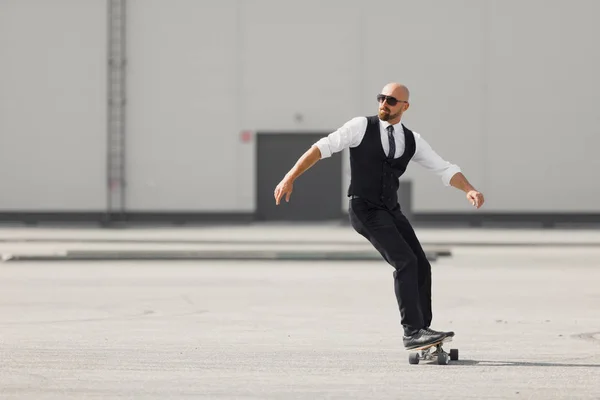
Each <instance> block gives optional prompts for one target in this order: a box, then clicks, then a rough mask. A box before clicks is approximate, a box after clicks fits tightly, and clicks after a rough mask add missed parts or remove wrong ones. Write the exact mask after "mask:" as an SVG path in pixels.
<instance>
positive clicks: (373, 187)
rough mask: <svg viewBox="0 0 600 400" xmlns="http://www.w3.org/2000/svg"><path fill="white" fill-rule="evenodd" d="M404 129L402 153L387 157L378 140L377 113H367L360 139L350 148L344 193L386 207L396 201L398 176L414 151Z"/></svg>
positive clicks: (413, 139)
mask: <svg viewBox="0 0 600 400" xmlns="http://www.w3.org/2000/svg"><path fill="white" fill-rule="evenodd" d="M402 128H403V130H404V143H405V148H404V153H403V154H402V155H401V156H400V157H399V158H396V159H388V158H387V154H385V152H384V150H383V146H382V144H381V133H380V130H379V117H377V116H370V117H367V129H366V132H365V135H364V137H363V140H362V141H361V142H360V144H359V145H358V146H356V147H351V148H350V171H351V175H350V186H349V187H348V196H349V197H350V196H357V197H360V198H363V199H365V200H368V201H370V202H371V203H374V204H376V205H378V206H384V207H387V208H388V209H392V208H394V207H395V206H396V205H397V204H398V187H399V178H400V176H402V174H404V171H406V167H407V165H408V162H409V161H410V160H411V158H412V157H413V155H414V154H415V150H416V145H415V137H414V135H413V133H412V131H411V130H410V129H408V128H406V127H405V126H404V125H402Z"/></svg>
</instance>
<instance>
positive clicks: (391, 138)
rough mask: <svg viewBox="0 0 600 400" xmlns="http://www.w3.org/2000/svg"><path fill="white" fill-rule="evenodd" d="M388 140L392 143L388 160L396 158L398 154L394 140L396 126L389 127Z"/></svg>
mask: <svg viewBox="0 0 600 400" xmlns="http://www.w3.org/2000/svg"><path fill="white" fill-rule="evenodd" d="M387 131H388V140H389V142H390V150H389V151H388V158H394V155H395V154H396V141H395V140H394V126H393V125H390V126H388V127H387Z"/></svg>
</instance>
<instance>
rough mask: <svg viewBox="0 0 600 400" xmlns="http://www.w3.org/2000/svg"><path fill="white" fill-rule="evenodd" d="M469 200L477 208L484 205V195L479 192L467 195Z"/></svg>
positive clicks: (472, 191) (473, 191) (475, 191)
mask: <svg viewBox="0 0 600 400" xmlns="http://www.w3.org/2000/svg"><path fill="white" fill-rule="evenodd" d="M467 199H468V200H469V202H470V203H471V204H472V205H473V206H474V207H475V208H480V207H481V206H482V205H483V202H484V199H483V195H482V194H481V193H479V192H478V191H477V190H471V191H469V192H468V193H467Z"/></svg>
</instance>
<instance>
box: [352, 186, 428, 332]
mask: <svg viewBox="0 0 600 400" xmlns="http://www.w3.org/2000/svg"><path fill="white" fill-rule="evenodd" d="M348 211H349V216H350V222H351V224H352V227H353V228H354V229H355V230H356V232H358V233H359V234H361V235H362V236H364V237H365V238H366V239H367V240H368V241H369V242H371V244H372V245H373V246H374V247H375V248H376V249H377V250H378V251H379V253H380V254H381V256H382V257H383V258H384V259H385V261H387V262H388V263H389V264H390V265H391V266H392V267H394V272H393V276H394V291H395V294H396V300H397V301H398V308H399V310H400V317H401V319H400V320H401V323H402V326H403V327H404V333H405V334H410V333H411V332H413V331H415V330H416V329H420V328H427V327H429V326H430V324H431V319H432V311H431V264H430V263H429V260H427V257H426V256H425V252H424V251H423V248H422V247H421V243H420V242H419V240H418V239H417V235H416V234H415V231H414V229H413V228H412V226H411V225H410V223H409V222H408V220H407V219H406V217H405V216H404V214H402V212H401V210H400V206H399V205H396V207H395V208H394V209H391V210H390V209H387V208H385V207H380V206H377V205H375V204H372V203H371V202H369V201H367V200H364V199H361V198H351V199H350V206H349V210H348Z"/></svg>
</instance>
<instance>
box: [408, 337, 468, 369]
mask: <svg viewBox="0 0 600 400" xmlns="http://www.w3.org/2000/svg"><path fill="white" fill-rule="evenodd" d="M451 341H452V336H448V337H445V338H443V339H442V340H439V341H437V342H435V343H431V344H428V345H425V346H421V347H415V348H412V349H407V350H408V351H410V352H411V353H410V354H409V355H408V362H409V363H410V364H418V363H419V361H420V360H426V361H432V360H437V362H438V364H440V365H447V364H448V363H449V362H450V360H452V361H456V360H458V349H450V352H449V353H448V352H446V351H445V350H444V349H443V347H442V345H443V344H444V343H446V342H451ZM432 349H433V350H432Z"/></svg>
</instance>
